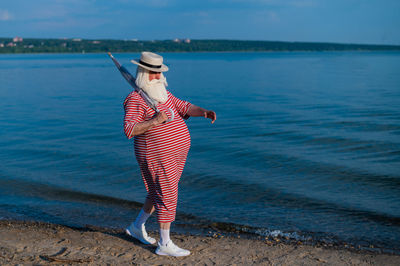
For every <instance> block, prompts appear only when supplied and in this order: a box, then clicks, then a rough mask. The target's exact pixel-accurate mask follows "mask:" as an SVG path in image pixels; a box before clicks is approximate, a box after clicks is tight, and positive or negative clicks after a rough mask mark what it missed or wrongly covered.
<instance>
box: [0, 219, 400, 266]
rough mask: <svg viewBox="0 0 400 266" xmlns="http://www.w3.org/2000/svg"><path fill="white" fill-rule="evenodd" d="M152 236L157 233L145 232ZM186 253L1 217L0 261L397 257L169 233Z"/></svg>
mask: <svg viewBox="0 0 400 266" xmlns="http://www.w3.org/2000/svg"><path fill="white" fill-rule="evenodd" d="M150 234H151V235H153V236H157V232H150ZM172 239H173V240H174V242H175V243H177V244H178V245H179V246H181V247H183V248H187V249H189V250H191V252H192V254H191V255H190V256H188V257H181V258H173V257H164V256H158V255H156V254H155V253H154V251H155V246H153V245H150V246H146V245H143V244H141V243H139V242H138V241H136V240H134V239H132V238H130V237H129V236H126V235H125V234H124V232H123V229H104V228H94V227H88V228H70V227H67V226H62V225H55V224H47V223H38V222H18V221H0V265H18V264H20V265H48V264H61V265H76V264H82V265H400V256H397V255H390V254H377V253H371V252H367V251H351V250H346V249H340V248H332V247H331V248H326V247H317V246H310V245H303V244H294V243H291V244H285V243H282V242H280V241H270V240H265V239H260V240H251V239H244V238H239V237H238V236H236V237H234V236H228V237H222V236H221V235H218V234H214V235H211V236H198V235H182V234H173V235H172Z"/></svg>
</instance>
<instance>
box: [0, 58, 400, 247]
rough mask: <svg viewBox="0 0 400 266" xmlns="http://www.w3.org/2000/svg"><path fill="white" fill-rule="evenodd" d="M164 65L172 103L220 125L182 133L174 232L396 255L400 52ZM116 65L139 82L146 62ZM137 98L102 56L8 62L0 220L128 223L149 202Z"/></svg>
mask: <svg viewBox="0 0 400 266" xmlns="http://www.w3.org/2000/svg"><path fill="white" fill-rule="evenodd" d="M163 56H164V57H165V61H166V63H167V64H168V65H169V67H170V71H169V72H167V74H166V77H167V79H168V83H169V90H170V91H171V92H172V93H173V94H174V95H175V96H177V97H179V98H181V99H185V100H188V101H190V102H192V103H194V104H196V105H199V106H202V107H205V108H209V109H213V110H215V111H216V113H217V115H218V120H217V121H216V123H215V124H213V125H212V124H210V123H209V121H206V120H205V119H201V118H190V119H189V120H188V121H187V125H188V127H189V130H190V133H191V137H192V146H191V150H190V152H189V157H188V161H187V164H186V167H185V170H184V172H183V176H182V179H181V182H180V188H179V190H180V191H179V204H178V213H179V216H178V220H177V222H176V224H177V225H176V227H178V225H179V224H184V223H191V224H192V225H195V224H201V223H208V222H229V223H234V224H237V225H238V226H250V227H251V228H252V229H251V230H252V232H253V233H255V234H259V235H268V234H271V233H272V234H275V235H276V234H284V235H287V236H289V237H303V236H304V237H315V238H319V239H334V240H335V239H336V240H337V241H347V242H350V243H352V244H354V245H364V246H369V245H370V244H373V245H376V246H381V247H385V248H389V249H391V250H400V53H399V52H315V53H314V52H301V53H295V52H292V53H166V54H163ZM115 57H116V58H117V59H118V60H119V61H120V62H121V63H122V64H124V65H125V66H127V67H128V68H129V69H130V71H131V72H132V73H134V72H135V66H134V65H132V64H131V63H129V61H130V59H135V58H138V57H139V54H115ZM130 91H131V88H130V87H129V85H128V83H126V81H125V80H124V79H123V78H122V76H121V75H120V73H119V72H118V71H117V69H116V68H115V66H114V65H113V63H112V61H111V60H110V59H109V58H108V56H107V55H105V54H73V55H72V54H54V55H0V97H1V101H0V160H1V168H0V219H24V220H40V221H48V222H54V223H62V224H67V225H78V226H82V225H85V224H91V225H98V226H106V227H120V228H123V227H125V226H126V225H127V224H129V223H130V222H131V220H132V219H134V217H135V215H136V213H137V211H138V209H139V206H140V204H138V203H142V202H143V200H144V197H145V194H146V192H145V189H144V185H143V183H142V179H141V177H140V173H139V169H138V165H137V162H136V160H135V158H134V153H133V142H132V141H130V140H127V139H126V138H125V136H124V134H123V127H122V121H123V114H124V113H123V107H122V102H123V100H124V98H125V97H126V96H127V95H128V94H129V92H130ZM184 217H186V218H184ZM151 223H152V224H153V228H155V227H156V224H155V219H154V218H152V220H151Z"/></svg>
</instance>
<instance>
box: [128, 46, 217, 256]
mask: <svg viewBox="0 0 400 266" xmlns="http://www.w3.org/2000/svg"><path fill="white" fill-rule="evenodd" d="M131 62H132V63H134V64H136V65H138V68H137V71H136V85H137V86H138V87H139V88H141V89H142V90H143V91H144V92H146V93H147V94H148V96H149V97H150V98H151V99H152V100H154V101H156V102H157V103H158V105H157V107H158V109H159V110H160V111H159V112H158V113H156V112H155V111H154V110H153V109H152V108H150V107H149V106H148V105H147V104H146V102H145V100H144V99H143V98H142V97H141V96H140V94H139V93H138V92H136V91H133V92H131V93H130V94H129V95H128V96H127V97H126V99H125V101H124V109H125V117H124V131H125V134H126V136H127V138H129V139H131V138H132V137H134V149H135V155H136V159H137V161H138V164H139V167H140V171H141V174H142V178H143V182H144V185H145V187H146V190H147V197H146V200H145V203H144V205H143V208H142V209H141V211H140V213H139V215H138V216H137V218H136V220H135V221H134V222H132V224H131V225H130V226H129V227H128V228H126V233H127V234H129V235H130V236H132V237H134V238H136V239H138V240H140V241H141V242H142V243H144V244H154V243H155V242H156V240H155V239H154V238H152V237H150V236H148V234H147V232H146V228H145V222H146V220H147V219H148V218H149V217H150V215H151V214H152V213H153V212H154V211H155V213H156V216H157V221H158V222H159V225H160V241H159V242H158V243H157V249H156V254H158V255H168V256H187V255H189V254H190V251H189V250H185V249H182V248H179V247H178V246H176V245H175V244H174V243H173V242H172V240H171V239H170V234H169V233H170V226H171V222H173V221H174V220H175V215H176V205H177V199H178V183H179V179H180V177H181V174H182V171H183V168H184V165H185V162H186V157H187V154H188V151H189V148H190V134H189V130H188V128H187V126H186V123H185V121H184V119H187V118H189V117H190V116H197V117H205V118H209V119H211V123H214V121H215V120H216V118H217V116H216V114H215V112H214V111H211V110H207V109H204V108H201V107H198V106H196V105H194V104H191V103H189V102H187V101H182V100H180V99H178V98H176V97H175V96H174V95H172V93H171V92H169V91H167V90H166V86H167V85H168V84H167V80H166V78H165V76H164V75H163V72H166V71H168V67H167V66H166V65H164V64H163V57H162V56H160V55H158V54H155V53H151V52H142V54H141V58H140V60H137V61H136V60H132V61H131Z"/></svg>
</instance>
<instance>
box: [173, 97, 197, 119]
mask: <svg viewBox="0 0 400 266" xmlns="http://www.w3.org/2000/svg"><path fill="white" fill-rule="evenodd" d="M169 96H170V97H171V100H172V102H173V103H174V105H175V108H176V110H177V111H178V113H179V115H180V116H181V117H182V118H183V119H188V118H189V117H190V116H189V115H188V114H187V112H188V110H189V108H190V105H192V104H191V103H190V102H187V101H182V100H181V99H178V98H176V97H175V96H174V95H172V93H170V92H169Z"/></svg>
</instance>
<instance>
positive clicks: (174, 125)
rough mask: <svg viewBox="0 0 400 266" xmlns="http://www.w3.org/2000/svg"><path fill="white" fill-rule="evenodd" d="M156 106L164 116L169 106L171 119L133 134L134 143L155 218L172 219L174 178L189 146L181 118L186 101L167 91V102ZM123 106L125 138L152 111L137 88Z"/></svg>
mask: <svg viewBox="0 0 400 266" xmlns="http://www.w3.org/2000/svg"><path fill="white" fill-rule="evenodd" d="M157 107H158V108H159V110H160V111H165V112H166V113H167V114H168V117H170V113H169V110H168V108H171V109H172V110H173V112H174V116H175V117H174V120H173V121H171V122H167V123H164V124H161V125H158V126H155V127H153V128H151V129H150V130H148V131H146V132H145V133H143V134H141V135H138V136H135V138H134V147H135V155H136V159H137V161H138V163H139V167H140V171H141V173H142V177H143V182H144V185H145V186H146V190H147V198H149V199H150V200H151V201H152V203H153V206H154V207H155V209H156V215H157V220H158V222H161V223H167V222H172V221H174V220H175V214H176V204H177V200H178V182H179V179H180V177H181V175H182V171H183V167H184V166H185V162H186V157H187V154H188V152H189V148H190V135H189V130H188V128H187V126H186V123H185V121H184V120H183V119H186V118H188V116H187V111H188V110H189V107H190V103H189V102H186V101H182V100H180V99H178V98H176V97H175V96H173V95H172V94H171V93H170V92H168V100H167V102H166V103H164V104H158V106H157ZM124 108H125V118H124V131H125V134H126V136H127V137H128V138H131V134H132V131H133V128H134V126H135V125H136V124H137V123H140V122H144V121H147V120H150V119H151V118H152V117H153V116H154V114H155V111H154V110H153V109H151V108H150V107H149V106H148V105H147V104H146V102H145V101H144V100H143V98H142V97H141V96H140V95H139V94H138V93H137V92H132V93H130V94H129V95H128V96H127V97H126V99H125V101H124Z"/></svg>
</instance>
